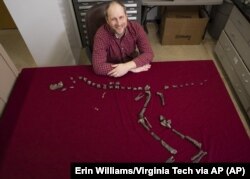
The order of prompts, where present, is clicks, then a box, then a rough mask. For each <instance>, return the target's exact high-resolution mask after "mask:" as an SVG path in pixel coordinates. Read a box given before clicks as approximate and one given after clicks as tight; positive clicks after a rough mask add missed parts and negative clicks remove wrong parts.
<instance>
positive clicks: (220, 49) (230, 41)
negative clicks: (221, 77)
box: [215, 7, 250, 118]
mask: <svg viewBox="0 0 250 179" xmlns="http://www.w3.org/2000/svg"><path fill="white" fill-rule="evenodd" d="M249 29H250V23H249V22H248V20H247V19H246V18H245V17H244V16H243V15H242V14H241V12H240V11H239V10H238V8H237V7H234V8H233V10H232V12H231V14H230V16H229V19H228V21H227V23H226V26H225V28H224V30H223V31H222V33H221V35H220V38H219V40H218V42H217V44H216V47H215V53H216V54H217V56H218V58H219V61H220V62H221V64H222V66H223V68H224V70H225V72H226V74H227V76H228V77H229V80H230V82H231V84H232V86H233V88H234V91H235V93H236V94H237V96H238V98H239V100H240V102H241V104H242V106H243V108H244V109H245V111H246V113H247V115H248V117H249V118H250V31H249Z"/></svg>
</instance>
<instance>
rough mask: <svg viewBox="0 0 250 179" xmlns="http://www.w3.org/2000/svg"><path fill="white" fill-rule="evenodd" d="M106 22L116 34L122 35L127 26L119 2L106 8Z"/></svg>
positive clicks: (125, 16) (125, 17)
mask: <svg viewBox="0 0 250 179" xmlns="http://www.w3.org/2000/svg"><path fill="white" fill-rule="evenodd" d="M107 23H108V24H109V26H110V27H111V29H113V30H114V32H115V33H116V34H118V35H122V34H123V33H124V32H125V29H126V27H127V23H128V22H127V15H126V14H125V12H124V9H123V7H121V6H120V5H119V4H112V5H111V6H110V7H109V9H108V17H107Z"/></svg>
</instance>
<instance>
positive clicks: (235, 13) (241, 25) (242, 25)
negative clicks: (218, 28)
mask: <svg viewBox="0 0 250 179" xmlns="http://www.w3.org/2000/svg"><path fill="white" fill-rule="evenodd" d="M229 19H230V20H231V21H232V22H233V24H234V25H235V26H236V28H237V29H238V31H239V32H240V33H241V34H242V36H243V38H244V39H245V41H246V43H247V44H248V45H249V46H250V24H249V22H248V20H247V19H246V18H245V17H244V16H243V14H242V13H241V12H240V11H239V10H238V8H237V7H234V8H233V10H232V12H231V15H230V17H229Z"/></svg>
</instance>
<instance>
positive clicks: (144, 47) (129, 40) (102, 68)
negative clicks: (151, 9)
mask: <svg viewBox="0 0 250 179" xmlns="http://www.w3.org/2000/svg"><path fill="white" fill-rule="evenodd" d="M136 49H138V50H139V55H138V56H137V57H135V58H134V57H132V56H133V54H134V52H135V50H136ZM153 57H154V54H153V51H152V48H151V46H150V44H149V41H148V39H147V35H146V33H145V31H144V29H143V28H142V26H141V25H140V24H139V23H138V22H136V21H128V25H127V28H126V32H125V34H124V35H123V36H122V38H120V39H119V38H116V36H115V34H114V33H113V32H112V31H111V29H110V27H109V26H108V24H105V25H103V26H101V27H100V28H99V29H98V30H97V32H96V35H95V39H94V47H93V53H92V64H93V68H94V71H95V73H96V74H100V75H107V73H108V72H109V71H110V70H112V67H111V64H114V63H124V62H127V61H129V60H133V61H134V62H135V64H136V66H137V67H140V66H143V65H145V64H148V63H150V62H151V61H152V60H153Z"/></svg>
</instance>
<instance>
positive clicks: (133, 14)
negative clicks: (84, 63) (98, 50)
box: [72, 0, 141, 47]
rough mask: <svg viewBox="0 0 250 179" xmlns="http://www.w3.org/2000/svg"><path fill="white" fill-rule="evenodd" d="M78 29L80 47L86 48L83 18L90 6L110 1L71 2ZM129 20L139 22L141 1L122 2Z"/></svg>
mask: <svg viewBox="0 0 250 179" xmlns="http://www.w3.org/2000/svg"><path fill="white" fill-rule="evenodd" d="M72 1H73V7H74V11H75V16H76V20H77V24H78V29H79V33H80V37H81V42H82V46H83V47H86V46H88V37H87V30H86V23H85V16H86V13H87V11H88V9H90V8H91V7H92V6H94V5H95V4H98V3H102V2H107V1H110V0H72ZM124 4H125V6H126V10H127V15H128V19H129V20H136V21H138V22H141V1H140V0H124Z"/></svg>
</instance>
